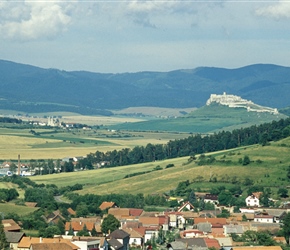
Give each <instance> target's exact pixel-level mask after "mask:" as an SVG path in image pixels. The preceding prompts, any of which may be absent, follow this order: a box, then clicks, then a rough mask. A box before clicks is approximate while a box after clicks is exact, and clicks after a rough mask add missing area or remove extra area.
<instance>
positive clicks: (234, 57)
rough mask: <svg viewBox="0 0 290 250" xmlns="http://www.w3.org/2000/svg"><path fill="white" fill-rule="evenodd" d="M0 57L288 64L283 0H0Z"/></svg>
mask: <svg viewBox="0 0 290 250" xmlns="http://www.w3.org/2000/svg"><path fill="white" fill-rule="evenodd" d="M0 59H2V60H9V61H13V62H17V63H24V64H30V65H34V66H38V67H41V68H55V69H60V70H66V71H73V70H85V71H92V72H100V73H125V72H139V71H171V70H176V69H193V68H196V67H201V66H209V67H223V68H239V67H243V66H246V65H250V64H256V63H272V64H278V65H282V66H290V0H288V1H270V0H268V1H267V0H265V1H259V0H256V1H255V0H252V1H244V0H235V1H226V0H224V1H214V0H212V1H207V0H203V1H202V0H200V1H194V0H179V1H175V0H167V1H160V0H159V1H158V0H151V1H146V0H131V1H130V0H106V1H98V0H87V1H86V0H83V1H81V0H79V1H77V0H75V1H52V0H51V1H50V0H46V1H41V0H30V1H29V0H17V1H16V0H15V1H14V0H0Z"/></svg>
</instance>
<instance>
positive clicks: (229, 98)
mask: <svg viewBox="0 0 290 250" xmlns="http://www.w3.org/2000/svg"><path fill="white" fill-rule="evenodd" d="M213 102H215V103H219V104H221V105H225V106H228V107H230V108H246V109H247V111H248V112H250V111H254V112H268V113H272V114H279V112H278V110H277V109H276V108H275V109H273V108H269V107H263V106H260V105H257V104H255V103H253V102H252V101H248V100H246V99H243V98H241V97H240V96H236V95H227V94H226V92H224V93H223V94H222V95H217V94H211V95H210V98H209V99H208V100H207V102H206V105H210V104H211V103H213Z"/></svg>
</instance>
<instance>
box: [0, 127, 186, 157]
mask: <svg viewBox="0 0 290 250" xmlns="http://www.w3.org/2000/svg"><path fill="white" fill-rule="evenodd" d="M34 130H35V131H36V132H37V133H40V135H39V136H34V135H33V134H32V133H31V131H30V129H7V128H0V160H17V157H18V155H19V154H20V156H21V159H25V160H30V159H61V158H64V157H74V156H86V155H87V154H89V153H95V152H96V151H97V150H98V151H102V152H106V151H111V150H120V149H123V148H133V147H135V146H146V145H147V144H148V143H152V144H165V143H167V142H168V141H169V140H173V139H178V138H184V137H188V136H189V134H181V133H180V134H171V133H153V132H148V133H146V132H118V133H115V132H112V131H107V130H99V129H98V130H87V131H83V130H77V129H76V130H73V131H70V130H69V131H67V130H59V131H58V132H57V133H55V131H54V129H39V128H35V129H34ZM80 141H85V143H84V142H83V143H80Z"/></svg>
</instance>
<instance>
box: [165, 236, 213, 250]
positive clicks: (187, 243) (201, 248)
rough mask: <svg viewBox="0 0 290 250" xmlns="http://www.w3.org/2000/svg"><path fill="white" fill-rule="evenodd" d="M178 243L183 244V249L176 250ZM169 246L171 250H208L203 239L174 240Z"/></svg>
mask: <svg viewBox="0 0 290 250" xmlns="http://www.w3.org/2000/svg"><path fill="white" fill-rule="evenodd" d="M180 243H183V248H180V246H179V247H178V248H177V246H176V245H180ZM170 244H171V245H172V248H173V249H188V250H193V249H198V250H208V247H207V245H206V242H205V240H204V238H192V239H176V240H175V241H174V242H171V243H170Z"/></svg>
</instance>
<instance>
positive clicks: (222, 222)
mask: <svg viewBox="0 0 290 250" xmlns="http://www.w3.org/2000/svg"><path fill="white" fill-rule="evenodd" d="M205 222H208V223H210V224H212V225H221V226H223V225H226V224H227V220H226V218H195V219H194V224H198V223H205Z"/></svg>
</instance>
